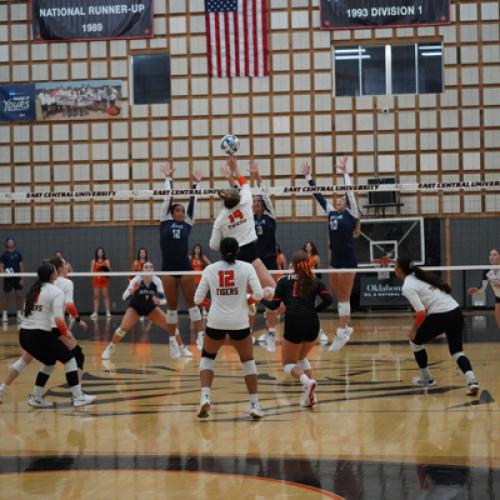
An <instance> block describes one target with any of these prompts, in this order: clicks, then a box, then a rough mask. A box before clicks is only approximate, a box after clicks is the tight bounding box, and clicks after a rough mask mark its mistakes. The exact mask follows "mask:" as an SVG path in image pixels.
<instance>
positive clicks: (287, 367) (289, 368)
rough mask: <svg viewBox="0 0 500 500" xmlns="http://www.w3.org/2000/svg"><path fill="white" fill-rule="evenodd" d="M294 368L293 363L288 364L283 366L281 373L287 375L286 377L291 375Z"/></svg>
mask: <svg viewBox="0 0 500 500" xmlns="http://www.w3.org/2000/svg"><path fill="white" fill-rule="evenodd" d="M294 367H295V363H288V364H286V365H283V371H284V372H285V373H286V374H287V375H291V373H292V370H293V369H294Z"/></svg>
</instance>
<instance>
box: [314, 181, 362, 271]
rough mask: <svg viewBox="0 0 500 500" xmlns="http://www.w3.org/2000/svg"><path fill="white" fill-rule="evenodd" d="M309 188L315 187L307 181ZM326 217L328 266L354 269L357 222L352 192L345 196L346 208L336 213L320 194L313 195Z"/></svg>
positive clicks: (355, 262)
mask: <svg viewBox="0 0 500 500" xmlns="http://www.w3.org/2000/svg"><path fill="white" fill-rule="evenodd" d="M309 185H310V186H315V185H316V183H315V182H314V181H313V180H309ZM313 196H314V197H315V198H316V200H317V201H318V203H319V204H320V205H321V207H322V208H323V210H324V211H325V212H326V216H327V217H328V232H329V237H330V250H331V258H330V265H331V266H332V267H336V268H342V267H347V268H349V267H356V266H357V265H358V264H357V259H356V255H355V252H354V230H355V229H356V224H357V222H358V209H357V206H356V200H355V198H354V195H353V194H352V192H348V194H347V195H346V199H347V208H346V210H344V211H342V212H337V210H335V208H334V207H333V206H332V205H331V204H330V203H329V202H328V201H327V200H326V199H325V197H324V196H323V195H322V194H321V193H315V194H314V195H313Z"/></svg>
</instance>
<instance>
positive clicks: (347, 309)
mask: <svg viewBox="0 0 500 500" xmlns="http://www.w3.org/2000/svg"><path fill="white" fill-rule="evenodd" d="M337 309H338V311H339V316H350V315H351V304H350V303H349V302H339V303H338V304H337Z"/></svg>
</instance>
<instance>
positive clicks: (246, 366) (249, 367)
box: [241, 359, 257, 377]
mask: <svg viewBox="0 0 500 500" xmlns="http://www.w3.org/2000/svg"><path fill="white" fill-rule="evenodd" d="M241 367H242V368H243V373H244V374H245V377H246V376H247V375H256V374H257V365H256V364H255V360H254V359H251V360H250V361H245V362H244V363H243V364H242V365H241Z"/></svg>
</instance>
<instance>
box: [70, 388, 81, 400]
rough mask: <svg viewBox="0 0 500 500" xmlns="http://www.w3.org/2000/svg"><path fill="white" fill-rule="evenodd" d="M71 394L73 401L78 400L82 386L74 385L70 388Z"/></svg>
mask: <svg viewBox="0 0 500 500" xmlns="http://www.w3.org/2000/svg"><path fill="white" fill-rule="evenodd" d="M70 389H71V392H72V393H73V399H76V398H79V397H80V396H81V395H82V386H81V384H78V385H74V386H73V387H70Z"/></svg>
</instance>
